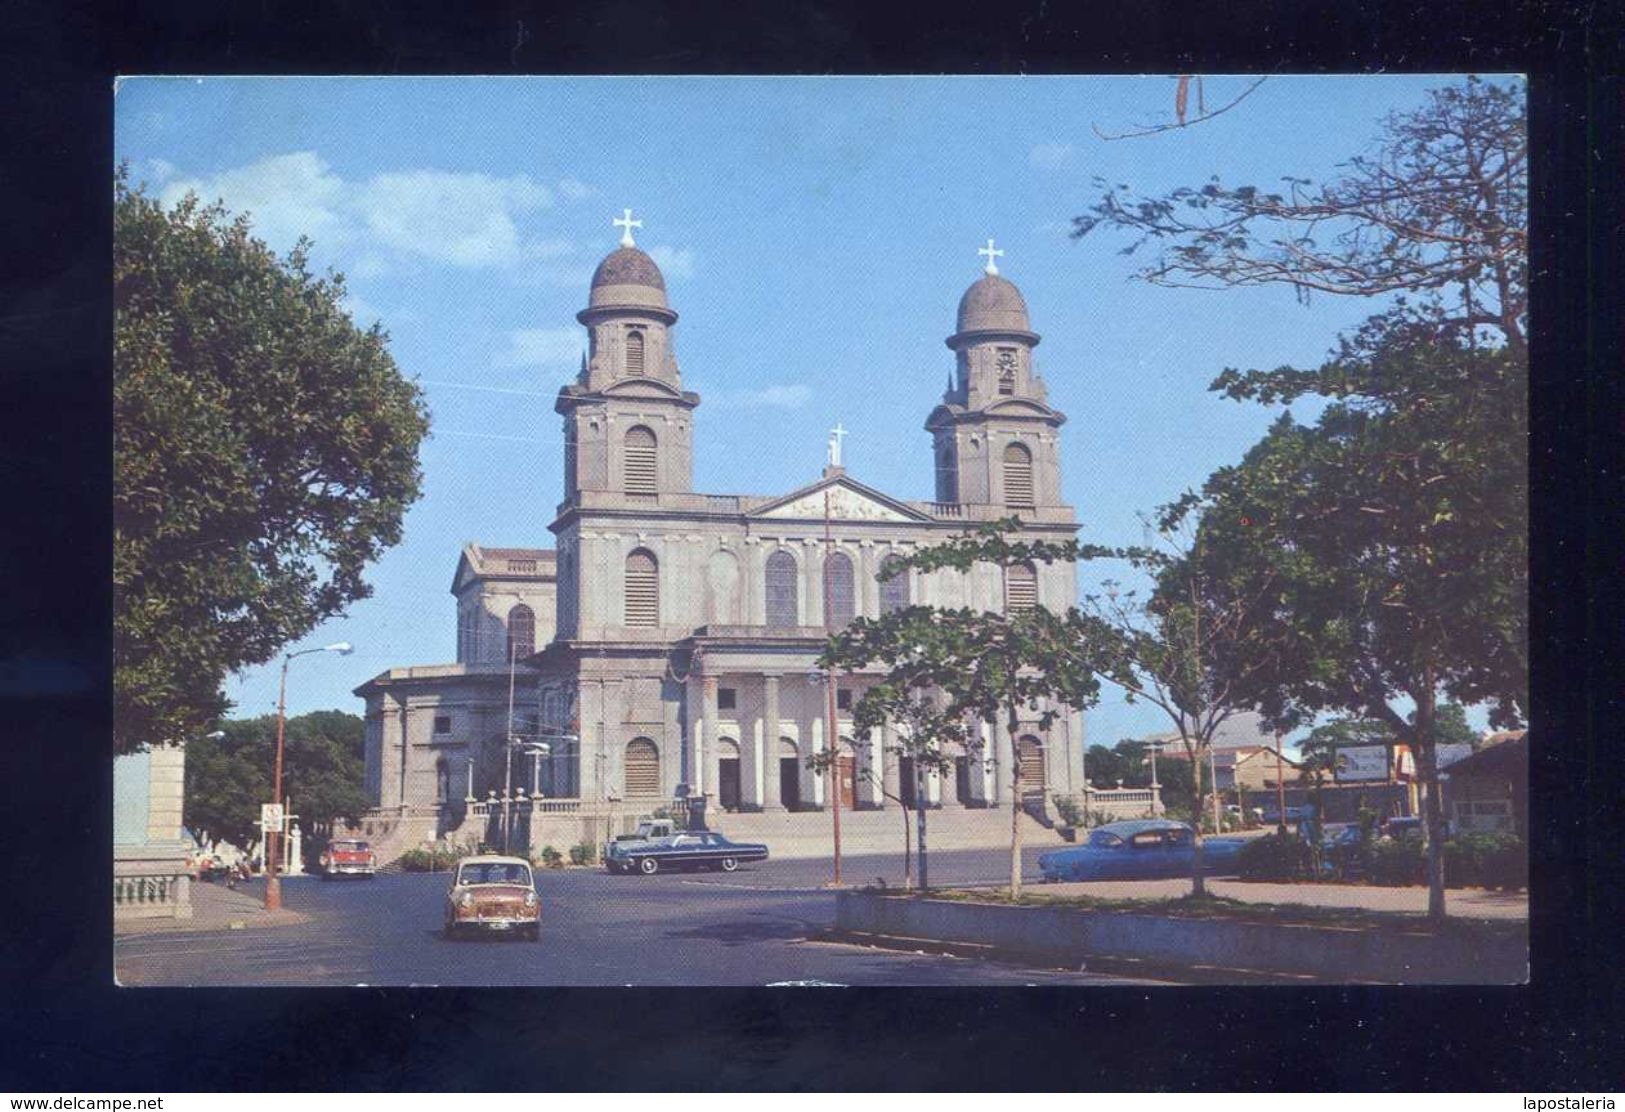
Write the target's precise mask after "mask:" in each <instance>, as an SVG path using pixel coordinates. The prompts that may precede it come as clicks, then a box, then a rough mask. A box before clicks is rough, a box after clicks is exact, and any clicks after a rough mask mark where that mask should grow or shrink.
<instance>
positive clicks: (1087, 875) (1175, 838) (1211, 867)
mask: <svg viewBox="0 0 1625 1112" xmlns="http://www.w3.org/2000/svg"><path fill="white" fill-rule="evenodd" d="M1244 842H1245V839H1243V838H1208V839H1206V840H1205V841H1204V842H1203V843H1202V849H1203V854H1202V860H1203V865H1204V872H1205V873H1206V874H1207V875H1208V876H1222V875H1225V874H1227V873H1233V872H1234V871H1235V859H1236V855H1237V854H1238V853H1240V852H1241V847H1242V845H1243V844H1244ZM1195 853H1196V836H1195V832H1194V831H1193V830H1192V829H1191V828H1190V826H1188V825H1187V824H1185V823H1182V822H1173V821H1171V820H1169V819H1135V820H1131V821H1128V822H1112V823H1107V824H1106V825H1105V826H1097V827H1096V828H1095V829H1094V830H1092V831H1090V832H1089V840H1088V841H1087V842H1085V843H1084V844H1083V845H1081V846H1077V847H1075V848H1070V849H1058V850H1052V851H1050V852H1049V853H1046V854H1043V855H1041V856H1040V857H1039V858H1038V868H1039V871H1040V872H1042V873H1043V876H1044V879H1045V880H1047V881H1064V880H1159V879H1162V878H1165V877H1185V876H1190V875H1191V864H1192V860H1193V858H1194V855H1195Z"/></svg>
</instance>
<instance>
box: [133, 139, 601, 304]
mask: <svg viewBox="0 0 1625 1112" xmlns="http://www.w3.org/2000/svg"><path fill="white" fill-rule="evenodd" d="M161 168H162V169H163V170H164V171H165V173H164V178H168V179H169V180H165V181H164V185H163V189H162V191H161V192H160V194H159V196H160V197H161V199H162V200H163V201H164V203H166V204H173V203H175V202H176V201H178V200H180V199H181V197H182V196H184V195H185V194H186V193H187V192H195V193H196V194H197V195H198V196H199V197H200V198H202V199H203V200H204V201H205V202H213V201H215V200H216V199H220V200H223V201H224V202H225V205H226V207H227V208H228V209H230V210H231V211H232V212H233V213H241V212H247V213H249V214H250V215H251V217H252V220H253V227H254V233H255V234H256V235H257V236H259V237H260V238H262V239H264V240H265V241H266V242H267V243H269V244H270V245H271V247H272V248H274V249H276V250H280V251H286V250H287V249H288V248H290V247H292V246H293V244H294V243H295V241H297V240H298V238H299V237H300V236H309V237H310V238H311V239H312V240H314V241H315V243H316V246H317V249H318V250H319V251H321V252H322V253H323V254H327V255H332V254H339V253H344V252H347V251H350V250H352V249H354V250H360V251H362V252H363V253H362V254H361V256H360V258H359V259H358V260H357V264H356V268H355V269H356V272H357V273H362V272H363V271H365V272H366V273H371V274H379V273H382V272H383V271H384V270H386V269H389V262H390V257H391V256H393V257H395V258H401V257H411V256H419V257H422V258H427V259H431V260H433V261H436V262H441V263H449V264H451V265H453V266H461V267H496V266H509V265H512V264H515V263H518V262H520V261H522V260H524V259H526V258H528V257H531V256H532V254H533V253H534V252H540V253H542V254H543V255H544V256H546V255H549V254H554V255H556V254H559V253H561V252H562V253H568V251H569V250H570V247H569V245H568V244H567V243H565V242H564V241H561V240H550V241H543V242H542V243H540V244H531V243H528V242H526V240H525V237H524V233H523V231H522V230H521V228H520V223H519V218H520V217H522V216H523V215H524V214H526V213H529V212H533V211H535V210H536V209H540V208H545V207H547V206H549V205H551V204H552V201H553V196H552V193H551V191H549V190H548V189H547V188H546V187H545V186H543V185H541V184H539V183H537V182H535V181H533V180H532V179H530V178H529V177H527V176H525V175H518V176H516V177H511V178H498V177H493V176H492V175H490V174H480V173H455V172H451V171H446V170H431V169H423V170H402V171H391V172H386V173H381V174H376V175H374V176H373V177H372V178H370V179H368V180H366V181H346V180H345V179H343V178H341V177H340V176H339V175H338V174H336V173H334V172H333V170H332V168H331V167H330V166H329V165H328V164H327V163H326V162H325V161H323V160H322V158H321V157H320V156H318V155H317V154H316V152H314V151H295V152H293V153H291V154H279V155H270V156H268V157H266V158H262V159H260V160H259V161H257V162H253V163H250V164H248V165H246V166H240V167H237V168H235V169H231V170H226V171H223V172H221V173H219V174H216V175H213V176H212V177H182V178H170V177H169V175H172V174H173V173H174V168H173V167H169V166H167V165H165V166H163V167H161ZM153 169H154V171H157V170H158V169H160V167H159V166H156V165H155V166H154V167H153ZM161 180H162V179H161ZM571 180H572V182H573V179H571ZM579 185H580V183H579V182H573V185H572V188H573V187H575V186H579Z"/></svg>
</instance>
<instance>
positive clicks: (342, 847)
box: [333, 842, 370, 853]
mask: <svg viewBox="0 0 1625 1112" xmlns="http://www.w3.org/2000/svg"><path fill="white" fill-rule="evenodd" d="M333 848H334V849H336V850H338V851H339V852H341V853H366V852H367V850H368V848H370V847H368V845H367V843H366V842H334V843H333Z"/></svg>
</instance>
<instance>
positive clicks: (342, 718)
mask: <svg viewBox="0 0 1625 1112" xmlns="http://www.w3.org/2000/svg"><path fill="white" fill-rule="evenodd" d="M220 732H221V733H223V734H224V735H225V736H224V737H221V738H210V737H203V738H200V739H198V740H196V741H193V742H190V743H188V745H187V750H186V802H185V822H186V825H187V826H189V827H190V828H191V829H193V830H194V831H196V832H198V833H199V834H201V835H203V836H204V837H205V838H206V839H207V840H208V841H211V842H212V841H218V840H222V839H223V840H225V841H228V842H231V843H232V844H234V845H237V846H240V847H246V846H248V845H249V844H250V843H251V842H253V841H255V840H256V839H258V838H259V828H258V823H259V816H260V804H261V803H264V802H265V801H266V800H268V799H269V798H270V796H271V753H272V750H273V747H274V745H275V744H276V716H275V715H269V714H268V715H264V716H261V717H259V718H246V719H235V720H232V721H227V722H225V723H222V724H221V726H220ZM285 744H286V754H285V759H284V767H283V790H284V792H285V793H286V794H287V795H288V797H289V798H291V799H292V800H293V806H294V812H295V813H296V814H298V815H299V816H300V820H299V822H300V825H301V826H302V827H303V829H304V830H306V831H307V832H309V833H310V834H312V835H313V836H314V837H316V838H325V837H327V836H329V835H331V833H332V830H333V823H334V822H335V821H342V820H344V819H353V818H356V817H358V816H359V815H360V814H361V813H362V812H363V811H365V810H366V809H367V807H369V806H370V805H371V804H370V801H369V799H368V796H367V793H366V790H365V787H364V785H363V782H362V779H363V746H364V744H365V742H364V724H363V722H362V720H361V719H360V718H359V717H357V716H356V715H353V714H346V713H344V712H342V711H333V710H329V711H315V712H313V713H311V714H302V715H299V716H298V717H296V718H290V719H288V723H287V735H286V738H285Z"/></svg>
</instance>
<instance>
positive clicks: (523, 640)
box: [508, 602, 536, 660]
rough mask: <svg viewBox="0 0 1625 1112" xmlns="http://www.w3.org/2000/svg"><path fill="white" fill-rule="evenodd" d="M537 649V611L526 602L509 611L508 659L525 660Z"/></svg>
mask: <svg viewBox="0 0 1625 1112" xmlns="http://www.w3.org/2000/svg"><path fill="white" fill-rule="evenodd" d="M535 651H536V612H535V611H534V610H532V609H531V608H530V607H528V606H526V605H525V604H524V603H522V602H521V603H520V604H519V605H518V606H515V607H514V608H513V609H512V610H510V611H508V659H509V660H523V659H525V657H527V656H529V655H530V654H531V653H533V652H535Z"/></svg>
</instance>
